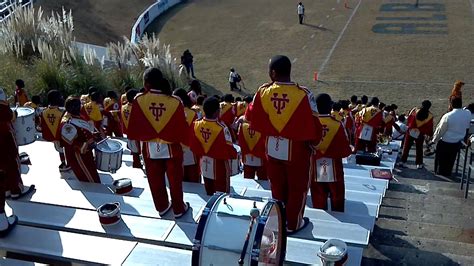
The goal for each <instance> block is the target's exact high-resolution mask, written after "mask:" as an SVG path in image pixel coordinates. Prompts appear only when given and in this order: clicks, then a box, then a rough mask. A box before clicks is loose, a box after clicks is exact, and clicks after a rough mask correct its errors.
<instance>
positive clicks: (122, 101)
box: [120, 86, 133, 107]
mask: <svg viewBox="0 0 474 266" xmlns="http://www.w3.org/2000/svg"><path fill="white" fill-rule="evenodd" d="M131 89H133V88H132V87H130V86H125V93H123V94H122V95H121V96H120V107H122V106H123V105H124V104H126V103H128V102H129V101H128V98H127V92H128V91H129V90H131Z"/></svg>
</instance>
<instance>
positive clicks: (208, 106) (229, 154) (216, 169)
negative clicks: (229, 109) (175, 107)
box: [190, 97, 237, 195]
mask: <svg viewBox="0 0 474 266" xmlns="http://www.w3.org/2000/svg"><path fill="white" fill-rule="evenodd" d="M203 108H204V115H205V117H204V118H203V119H200V120H197V121H194V123H193V126H192V128H191V129H192V133H191V136H190V147H191V150H192V151H193V152H194V154H196V155H197V156H199V157H200V158H201V162H200V163H201V173H202V176H203V177H204V187H205V189H206V192H207V194H208V195H212V194H214V193H215V192H217V191H220V192H226V193H229V192H230V165H229V160H230V159H235V158H237V151H236V150H235V149H234V146H233V144H232V137H231V135H230V131H229V129H228V128H227V127H226V125H225V124H224V123H222V122H220V121H219V120H218V118H219V111H220V108H219V100H217V99H216V98H214V97H210V98H207V99H206V100H205V101H204V106H203Z"/></svg>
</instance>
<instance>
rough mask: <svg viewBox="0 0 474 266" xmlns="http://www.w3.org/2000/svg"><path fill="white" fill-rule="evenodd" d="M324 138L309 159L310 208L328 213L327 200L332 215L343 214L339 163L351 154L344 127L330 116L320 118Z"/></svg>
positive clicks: (342, 172) (341, 176) (342, 177)
mask: <svg viewBox="0 0 474 266" xmlns="http://www.w3.org/2000/svg"><path fill="white" fill-rule="evenodd" d="M319 121H320V122H321V125H322V127H323V136H322V140H321V142H320V143H319V145H318V146H317V147H316V151H315V153H314V154H313V155H312V156H311V177H312V182H311V198H312V201H313V207H314V208H318V209H324V210H327V207H328V206H327V202H328V196H329V198H330V199H331V209H332V210H333V211H340V212H343V211H344V194H345V191H344V169H343V165H342V159H343V158H345V157H347V156H349V155H350V154H351V153H352V150H351V147H350V143H349V139H348V137H347V134H346V130H345V128H344V125H343V124H342V123H341V122H339V121H337V120H336V119H335V118H334V117H332V116H329V115H319Z"/></svg>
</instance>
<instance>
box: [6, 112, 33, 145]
mask: <svg viewBox="0 0 474 266" xmlns="http://www.w3.org/2000/svg"><path fill="white" fill-rule="evenodd" d="M12 110H14V109H12ZM16 112H17V114H18V116H17V118H16V120H15V122H13V128H14V129H15V139H16V143H17V145H18V146H22V145H27V144H30V143H33V142H35V140H36V125H35V110H34V109H33V108H29V107H18V108H17V109H16Z"/></svg>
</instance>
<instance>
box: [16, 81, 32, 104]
mask: <svg viewBox="0 0 474 266" xmlns="http://www.w3.org/2000/svg"><path fill="white" fill-rule="evenodd" d="M15 86H16V88H15V104H16V106H23V105H25V103H27V102H28V101H29V98H28V94H27V93H26V89H25V82H24V81H23V80H21V79H17V80H16V81H15Z"/></svg>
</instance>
